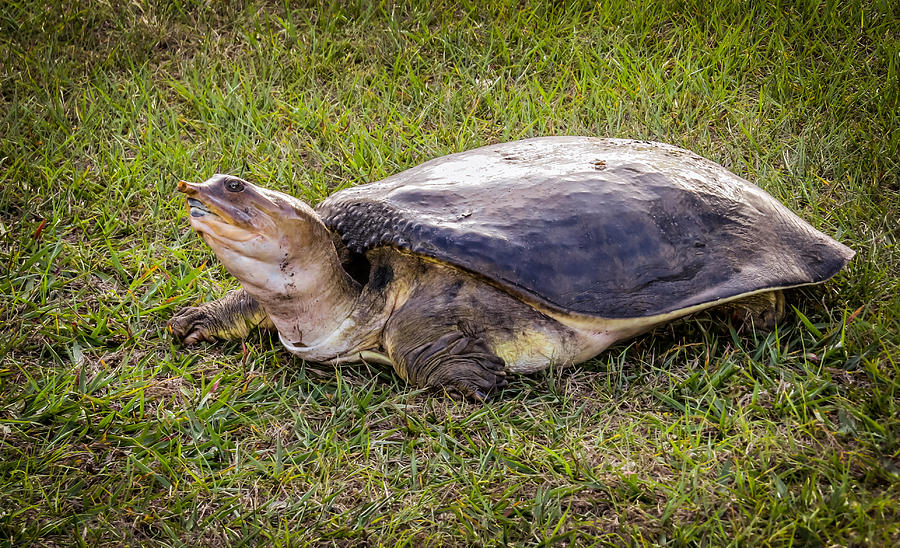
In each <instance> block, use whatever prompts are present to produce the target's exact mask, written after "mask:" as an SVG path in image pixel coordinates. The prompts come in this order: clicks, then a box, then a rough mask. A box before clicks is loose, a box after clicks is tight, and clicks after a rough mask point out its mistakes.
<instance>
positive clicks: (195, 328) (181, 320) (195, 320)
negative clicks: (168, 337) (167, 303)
mask: <svg viewBox="0 0 900 548" xmlns="http://www.w3.org/2000/svg"><path fill="white" fill-rule="evenodd" d="M215 324H216V322H215V321H214V320H213V319H212V317H211V316H210V315H209V313H208V312H207V310H205V307H202V306H187V307H185V308H182V309H181V310H179V311H178V312H176V313H175V315H174V316H172V318H171V319H170V320H169V322H168V323H167V324H166V327H167V328H168V330H169V332H170V333H172V335H174V336H175V338H176V339H178V340H179V341H180V342H181V344H183V345H185V346H189V345H192V344H194V343H197V342H200V341H208V342H213V341H215V340H216V337H215V335H214V332H215Z"/></svg>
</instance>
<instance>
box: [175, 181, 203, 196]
mask: <svg viewBox="0 0 900 548" xmlns="http://www.w3.org/2000/svg"><path fill="white" fill-rule="evenodd" d="M199 186H200V185H198V184H197V183H189V182H187V181H178V192H183V193H185V194H187V195H188V196H193V195H195V194H197V192H199V190H200V189H199Z"/></svg>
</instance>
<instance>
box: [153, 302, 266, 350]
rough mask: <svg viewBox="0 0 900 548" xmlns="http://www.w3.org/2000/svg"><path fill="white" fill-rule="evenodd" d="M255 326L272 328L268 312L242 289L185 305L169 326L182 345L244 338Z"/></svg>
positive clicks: (173, 317) (170, 321)
mask: <svg viewBox="0 0 900 548" xmlns="http://www.w3.org/2000/svg"><path fill="white" fill-rule="evenodd" d="M255 327H261V328H264V329H273V328H274V327H275V326H274V325H273V324H272V321H271V320H269V316H268V314H266V311H265V310H263V308H262V307H261V306H260V305H259V303H257V302H256V301H255V300H254V299H253V297H251V296H250V295H248V294H247V292H246V291H244V290H243V289H238V290H235V291H229V292H228V293H227V294H226V295H225V296H224V297H222V298H221V299H218V300H215V301H212V302H208V303H204V304H202V305H200V306H188V307H185V308H182V309H181V310H179V311H178V312H176V313H175V315H174V316H172V318H171V319H170V320H169V323H168V329H169V331H171V332H172V334H173V335H175V337H176V338H177V339H179V340H180V341H181V342H182V343H183V344H186V345H187V344H193V343H195V342H197V341H210V342H212V341H214V340H216V339H223V340H235V339H243V338H246V337H247V335H249V334H250V330H251V329H253V328H255Z"/></svg>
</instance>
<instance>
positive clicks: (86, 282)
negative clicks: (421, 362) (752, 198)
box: [0, 0, 900, 546]
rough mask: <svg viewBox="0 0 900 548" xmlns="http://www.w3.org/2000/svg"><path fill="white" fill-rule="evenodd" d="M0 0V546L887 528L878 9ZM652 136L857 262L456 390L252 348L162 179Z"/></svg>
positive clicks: (357, 178) (646, 539) (897, 43)
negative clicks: (510, 143) (561, 360)
mask: <svg viewBox="0 0 900 548" xmlns="http://www.w3.org/2000/svg"><path fill="white" fill-rule="evenodd" d="M342 4H343V5H309V6H305V5H296V6H294V5H285V4H282V3H274V2H273V3H256V2H248V3H242V2H193V1H184V2H179V1H175V2H172V3H168V2H159V3H141V2H120V1H111V0H106V1H104V0H99V1H91V2H88V1H80V2H79V1H74V2H59V3H54V2H37V1H26V0H23V1H17V0H12V1H11V2H6V3H3V4H0V128H2V129H0V295H2V297H0V326H2V332H0V494H2V495H0V539H2V540H0V543H9V544H13V545H39V546H47V545H58V546H74V545H87V546H107V545H123V544H129V545H144V544H147V545H167V546H168V545H171V546H180V545H187V546H197V545H245V544H246V545H258V544H266V545H305V544H314V545H323V544H325V545H327V544H337V545H376V544H382V543H383V544H385V545H409V546H422V545H433V546H437V545H460V546H472V545H506V544H512V545H550V544H554V543H560V544H567V545H573V546H575V545H577V546H586V545H591V544H600V545H603V544H618V545H622V544H624V545H652V544H657V543H662V544H666V543H668V544H674V545H683V544H688V545H694V544H700V545H716V546H718V545H735V546H759V545H776V546H780V545H801V546H822V545H856V546H863V545H881V546H889V545H897V544H898V543H900V441H898V434H900V405H898V402H900V394H898V392H900V374H898V370H900V337H898V332H900V297H898V295H900V281H898V280H900V249H898V245H897V239H898V234H900V232H898V224H897V223H898V221H897V219H898V218H900V4H898V3H897V2H889V1H882V2H878V1H875V2H865V3H857V2H823V3H815V2H805V1H801V2H784V3H779V2H774V1H768V2H731V1H727V0H712V1H709V0H708V1H693V0H688V1H683V2H679V1H660V2H650V1H644V2H634V3H632V2H625V1H621V2H617V1H613V2H596V3H594V2H584V3H583V4H580V5H578V6H575V7H571V8H570V7H565V6H567V5H568V4H569V3H567V2H545V3H542V2H538V1H534V2H528V1H527V0H524V1H520V2H491V3H490V5H491V6H492V7H487V5H488V2H459V3H449V2H442V1H440V0H435V1H433V2H427V3H421V5H419V6H418V7H409V6H405V5H400V4H399V3H397V4H392V3H385V4H383V5H375V6H373V7H369V4H370V2H358V3H351V2H348V3H342ZM555 134H580V135H598V136H613V137H632V138H641V139H654V140H659V141H666V142H670V143H673V144H676V145H680V146H683V147H686V148H690V149H692V150H695V151H697V152H698V153H700V154H702V155H704V156H706V157H709V158H711V159H713V160H715V161H718V162H720V163H722V164H723V165H725V166H727V167H729V168H730V169H732V170H733V171H735V172H737V173H738V174H741V175H743V176H745V177H747V178H749V179H751V180H753V181H756V182H757V183H758V184H760V185H761V186H762V187H763V188H765V189H766V190H768V191H769V192H770V193H772V194H773V195H774V196H776V197H777V198H779V199H780V200H782V201H783V202H785V203H786V204H787V205H788V206H789V207H790V208H791V209H793V210H795V211H796V212H798V213H799V214H800V215H801V216H803V217H804V218H806V219H807V220H809V221H810V222H811V223H812V224H813V225H815V226H816V227H817V228H819V229H821V230H822V231H824V232H826V233H828V234H831V235H833V236H835V237H837V238H838V239H840V240H841V241H843V242H845V243H846V244H848V245H849V246H851V247H852V248H853V249H855V250H856V252H857V256H856V258H855V259H854V260H853V262H852V263H851V264H850V265H849V267H848V268H847V269H846V270H844V271H843V272H842V273H841V274H839V275H838V276H837V277H836V278H835V279H834V280H832V281H830V282H828V283H827V284H825V285H824V286H820V287H816V288H812V289H805V290H802V291H795V292H793V293H792V295H790V297H791V302H792V304H793V305H794V306H795V307H796V308H797V310H798V313H797V314H795V315H794V316H793V317H792V318H791V319H789V320H788V321H787V322H786V323H785V324H784V325H782V326H781V327H780V328H779V330H778V331H777V332H776V333H772V334H767V335H764V334H754V333H750V332H741V333H735V332H734V331H733V330H731V329H730V328H729V327H728V326H727V325H723V324H722V323H721V322H719V321H716V320H714V319H711V318H708V317H700V318H696V319H691V320H688V321H684V322H680V323H678V324H676V325H673V326H668V327H666V328H663V329H659V330H657V332H655V333H653V334H650V335H648V336H644V337H641V338H638V339H635V340H633V341H630V342H629V343H627V344H623V345H620V346H617V347H615V348H613V349H611V350H610V351H608V352H606V353H604V354H602V355H600V356H599V357H598V358H596V359H595V360H593V361H591V362H589V363H587V364H584V365H582V366H579V367H577V368H569V369H565V370H561V371H560V370H551V371H548V372H545V373H542V374H538V375H533V376H530V377H520V378H516V379H514V380H513V381H512V382H511V386H510V388H509V389H508V390H507V391H505V392H504V394H503V395H502V397H501V398H499V399H497V400H495V401H493V402H490V403H488V404H485V405H478V404H472V403H465V402H456V401H450V400H446V399H444V398H441V397H435V396H432V395H429V394H424V393H421V392H418V391H415V390H413V389H411V388H409V387H407V386H405V385H404V384H403V383H402V382H400V381H398V380H397V379H396V378H395V377H394V375H393V374H392V373H391V372H389V371H385V370H383V369H381V368H369V367H367V366H364V365H355V366H349V367H343V368H341V369H340V370H339V371H336V372H335V371H332V369H331V368H330V367H327V366H321V365H316V364H304V363H302V362H301V361H300V360H298V359H296V358H294V357H292V356H290V355H289V354H287V353H285V352H284V351H283V350H281V349H280V348H279V345H278V344H277V340H273V339H272V338H270V337H268V336H262V335H255V336H254V337H253V338H251V339H250V340H248V341H246V344H245V345H241V344H225V345H218V346H203V347H200V348H196V349H190V350H186V349H183V348H180V347H178V346H177V345H175V344H173V342H172V340H171V338H170V337H169V336H168V335H167V333H166V332H165V330H164V325H165V322H166V320H167V319H168V318H169V317H170V316H171V315H172V314H173V313H174V312H175V311H176V310H177V309H178V308H180V307H182V306H185V305H188V304H192V303H197V302H202V301H204V300H209V299H214V298H216V297H217V296H219V295H221V294H222V293H224V292H225V291H226V290H228V289H230V288H233V287H234V286H235V285H236V283H235V281H234V280H233V279H231V278H230V277H229V276H228V275H227V273H226V272H225V271H224V270H223V269H222V268H221V267H220V266H219V265H218V263H217V262H216V260H215V258H214V256H213V255H212V253H211V252H210V251H209V249H207V248H206V247H205V246H204V245H203V244H202V242H201V241H200V240H199V239H198V238H197V237H196V236H194V235H193V234H192V233H191V231H190V230H189V227H188V224H187V221H186V219H185V211H184V209H183V205H182V199H181V198H180V197H179V196H177V195H176V193H175V191H174V187H175V183H176V181H177V180H178V179H179V178H184V179H189V180H202V179H204V178H205V177H207V176H208V175H210V174H211V173H213V172H215V171H225V172H231V173H237V174H242V175H243V176H244V177H246V178H249V179H250V180H253V181H256V182H259V183H261V184H264V185H266V186H272V187H275V188H278V189H281V190H284V191H288V192H291V193H294V194H296V195H298V196H302V197H304V198H306V199H308V200H310V201H312V202H316V201H318V200H321V199H322V198H323V197H325V196H327V195H328V194H329V193H331V192H333V191H335V190H336V189H339V188H344V187H347V186H350V185H354V184H360V183H365V182H368V181H373V180H377V179H380V178H382V177H385V176H387V175H390V174H392V173H395V172H397V171H400V170H402V169H404V168H407V167H411V166H413V165H416V164H417V163H420V162H422V161H424V160H427V159H430V158H432V157H435V156H439V155H443V154H447V153H451V152H455V151H460V150H464V149H468V148H472V147H476V146H479V145H484V144H489V143H494V142H499V141H505V140H513V139H518V138H524V137H529V136H537V135H555Z"/></svg>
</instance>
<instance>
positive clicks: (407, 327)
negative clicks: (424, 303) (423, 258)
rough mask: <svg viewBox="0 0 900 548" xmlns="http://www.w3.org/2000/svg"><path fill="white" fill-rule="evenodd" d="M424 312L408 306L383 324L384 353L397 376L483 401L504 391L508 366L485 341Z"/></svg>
mask: <svg viewBox="0 0 900 548" xmlns="http://www.w3.org/2000/svg"><path fill="white" fill-rule="evenodd" d="M424 310H428V309H427V308H425V309H424ZM422 312H423V309H417V308H416V306H415V305H413V306H410V307H408V308H406V309H405V310H400V311H398V313H396V314H395V315H394V317H392V318H391V320H390V321H389V322H388V324H387V325H385V329H384V343H385V348H386V350H387V352H388V355H389V356H390V358H391V362H392V363H393V364H394V370H395V371H396V372H397V374H398V375H400V376H401V377H403V378H404V379H405V380H407V381H408V382H409V383H410V384H412V385H413V386H417V387H422V388H424V387H431V388H436V389H439V390H444V391H445V392H447V393H448V394H450V395H452V396H457V397H465V398H469V399H474V400H479V401H483V400H486V399H487V398H488V397H489V396H490V395H491V393H493V392H496V391H498V390H500V389H501V388H503V387H504V386H506V372H505V368H506V364H505V363H504V361H503V360H502V359H501V358H499V357H498V356H497V355H496V354H494V353H493V352H492V351H491V350H490V348H489V347H488V345H487V344H486V343H485V341H484V339H482V338H481V337H480V336H478V335H477V334H474V333H465V332H463V331H462V330H460V329H459V327H458V326H456V325H448V322H447V321H446V320H443V319H441V318H436V317H433V316H431V317H429V316H428V315H425V316H423V315H422Z"/></svg>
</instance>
